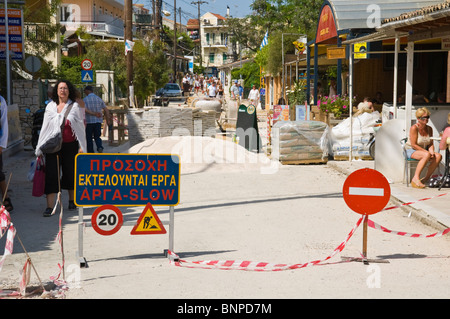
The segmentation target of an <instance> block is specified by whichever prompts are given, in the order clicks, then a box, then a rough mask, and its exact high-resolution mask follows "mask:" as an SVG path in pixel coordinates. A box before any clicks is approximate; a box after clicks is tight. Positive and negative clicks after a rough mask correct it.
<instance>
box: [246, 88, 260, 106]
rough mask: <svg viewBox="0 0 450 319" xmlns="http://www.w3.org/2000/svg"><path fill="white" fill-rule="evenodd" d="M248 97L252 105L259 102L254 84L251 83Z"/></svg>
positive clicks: (256, 104)
mask: <svg viewBox="0 0 450 319" xmlns="http://www.w3.org/2000/svg"><path fill="white" fill-rule="evenodd" d="M248 99H249V100H250V102H251V103H252V104H253V105H254V106H258V104H259V91H258V89H257V88H256V85H255V84H253V86H252V89H251V90H250V92H249V93H248Z"/></svg>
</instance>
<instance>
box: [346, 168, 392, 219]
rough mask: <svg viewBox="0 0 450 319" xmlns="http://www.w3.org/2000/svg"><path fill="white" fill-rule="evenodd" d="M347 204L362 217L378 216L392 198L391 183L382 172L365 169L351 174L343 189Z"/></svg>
mask: <svg viewBox="0 0 450 319" xmlns="http://www.w3.org/2000/svg"><path fill="white" fill-rule="evenodd" d="M342 193H343V196H344V200H345V203H346V204H347V205H348V207H350V208H351V209H352V210H353V211H355V212H356V213H358V214H362V215H371V214H376V213H378V212H379V211H381V210H382V209H383V208H384V207H386V205H387V203H388V202H389V198H390V197H391V187H390V186H389V182H388V181H387V179H386V178H385V177H384V176H383V174H381V173H380V172H378V171H376V170H373V169H370V168H363V169H360V170H357V171H355V172H353V173H352V174H350V175H349V176H348V177H347V179H346V180H345V182H344V186H343V189H342Z"/></svg>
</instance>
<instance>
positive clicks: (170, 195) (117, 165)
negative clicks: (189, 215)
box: [74, 153, 180, 267]
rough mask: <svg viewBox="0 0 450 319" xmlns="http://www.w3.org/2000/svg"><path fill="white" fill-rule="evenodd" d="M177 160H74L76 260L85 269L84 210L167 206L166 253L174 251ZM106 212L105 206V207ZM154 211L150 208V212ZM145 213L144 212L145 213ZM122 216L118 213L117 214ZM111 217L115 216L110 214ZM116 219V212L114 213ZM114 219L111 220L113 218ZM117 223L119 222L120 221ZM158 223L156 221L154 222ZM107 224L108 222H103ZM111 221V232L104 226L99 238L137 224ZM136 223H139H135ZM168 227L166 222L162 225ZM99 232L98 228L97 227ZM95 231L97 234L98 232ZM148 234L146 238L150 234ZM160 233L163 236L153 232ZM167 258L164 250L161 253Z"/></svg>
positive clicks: (97, 157)
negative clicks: (76, 226)
mask: <svg viewBox="0 0 450 319" xmlns="http://www.w3.org/2000/svg"><path fill="white" fill-rule="evenodd" d="M179 181H180V160H179V157H178V155H172V154H108V153H102V154H95V153H94V154H85V153H81V154H78V155H77V156H76V157H75V190H74V192H75V204H76V205H77V206H78V258H79V261H80V266H81V267H87V262H86V258H85V257H84V252H83V227H84V225H86V224H87V223H85V222H84V220H83V213H84V211H83V207H92V206H103V205H108V206H110V207H115V206H146V209H147V208H148V207H150V208H151V206H152V205H153V206H169V222H168V225H169V250H171V251H173V250H174V219H175V209H174V206H175V205H178V203H179V200H180V198H179V190H180V183H179ZM106 208H107V206H106ZM151 209H152V210H153V208H151ZM113 210H116V209H113ZM143 213H145V209H144V212H143ZM120 214H121V213H120ZM113 215H114V214H113ZM115 216H116V217H117V216H119V212H116V213H115ZM112 217H114V216H112ZM119 219H120V218H119ZM157 219H158V220H159V218H157ZM104 222H105V223H107V222H108V218H106V219H104ZM117 222H118V221H117V218H111V225H109V226H111V227H112V229H111V230H110V228H108V227H107V226H105V229H100V232H99V233H101V234H103V235H110V234H112V233H114V232H115V231H117V230H118V229H119V228H120V226H122V225H127V226H128V225H132V226H135V228H136V226H137V223H136V222H131V221H130V222H124V221H122V220H120V223H121V224H120V226H119V225H118V224H116V223H117ZM138 222H139V221H138ZM162 224H167V222H162ZM96 226H97V227H96V229H97V230H98V229H99V225H96ZM97 230H96V231H97ZM150 233H151V232H149V233H148V234H150ZM155 233H163V232H155ZM164 253H165V255H167V250H164Z"/></svg>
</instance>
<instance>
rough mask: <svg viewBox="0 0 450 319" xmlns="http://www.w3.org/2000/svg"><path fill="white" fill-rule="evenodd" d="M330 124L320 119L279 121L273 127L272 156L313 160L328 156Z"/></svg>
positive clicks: (278, 158) (277, 158)
mask: <svg viewBox="0 0 450 319" xmlns="http://www.w3.org/2000/svg"><path fill="white" fill-rule="evenodd" d="M327 145H328V126H327V125H326V124H325V123H323V122H318V121H279V122H277V123H275V125H274V126H273V127H272V158H273V159H276V160H281V161H282V160H312V159H321V160H322V159H324V158H326V157H328V150H327Z"/></svg>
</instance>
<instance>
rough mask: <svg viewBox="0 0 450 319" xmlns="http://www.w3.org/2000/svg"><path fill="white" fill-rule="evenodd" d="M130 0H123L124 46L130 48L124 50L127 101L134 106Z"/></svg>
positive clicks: (131, 11)
mask: <svg viewBox="0 0 450 319" xmlns="http://www.w3.org/2000/svg"><path fill="white" fill-rule="evenodd" d="M131 1H132V0H125V47H127V46H128V45H130V46H131V48H130V49H129V50H127V51H125V52H126V60H127V84H128V103H129V106H130V107H133V106H134V87H133V46H132V42H133V22H132V20H133V10H132V4H131ZM127 41H129V42H128V43H127Z"/></svg>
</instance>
